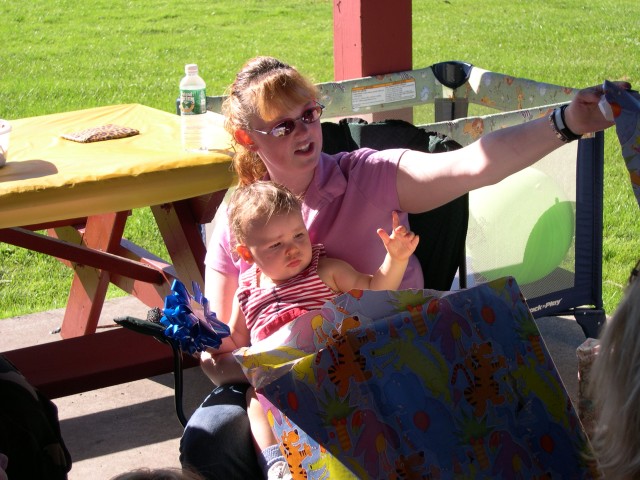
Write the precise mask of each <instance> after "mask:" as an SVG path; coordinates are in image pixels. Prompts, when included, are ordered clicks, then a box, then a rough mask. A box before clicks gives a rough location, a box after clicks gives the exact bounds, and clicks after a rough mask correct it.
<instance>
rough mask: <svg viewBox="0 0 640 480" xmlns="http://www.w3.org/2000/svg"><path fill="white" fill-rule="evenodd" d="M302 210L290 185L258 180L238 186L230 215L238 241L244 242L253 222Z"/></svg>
mask: <svg viewBox="0 0 640 480" xmlns="http://www.w3.org/2000/svg"><path fill="white" fill-rule="evenodd" d="M301 210H302V203H301V200H300V198H299V197H297V196H296V195H294V194H293V193H292V192H291V191H290V190H289V189H287V188H286V187H284V186H282V185H279V184H277V183H274V182H267V181H256V182H253V183H250V184H249V185H244V186H241V187H238V188H236V190H235V191H234V192H233V194H232V195H231V199H230V200H229V207H228V209H227V216H228V217H229V228H230V229H231V233H232V236H233V238H234V239H235V242H237V243H244V241H245V239H246V235H247V230H248V229H249V227H250V225H251V224H252V223H253V222H261V223H264V222H266V221H268V220H269V218H271V217H272V216H273V215H286V214H288V213H291V212H300V211H301Z"/></svg>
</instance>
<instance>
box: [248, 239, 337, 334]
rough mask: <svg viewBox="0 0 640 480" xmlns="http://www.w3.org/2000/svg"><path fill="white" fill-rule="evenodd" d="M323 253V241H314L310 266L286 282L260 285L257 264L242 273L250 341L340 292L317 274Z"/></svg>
mask: <svg viewBox="0 0 640 480" xmlns="http://www.w3.org/2000/svg"><path fill="white" fill-rule="evenodd" d="M324 255H325V251H324V246H323V245H321V244H317V245H312V256H311V263H309V266H308V267H307V268H305V269H304V270H303V271H302V272H300V273H299V274H298V275H296V276H295V277H292V278H290V279H289V280H287V281H286V282H284V283H281V284H280V285H275V286H270V287H269V288H261V287H259V286H258V285H257V279H258V278H259V277H260V269H259V268H258V267H257V266H256V265H255V264H254V265H253V266H252V267H251V268H250V269H249V270H247V271H245V272H244V273H243V274H242V275H240V289H239V290H238V300H239V301H240V308H241V309H242V313H243V314H244V316H245V319H246V321H247V328H248V329H249V331H250V332H251V343H256V342H257V341H259V340H263V339H265V338H267V337H268V336H269V335H271V334H272V333H273V332H275V331H276V330H278V329H279V328H280V327H282V326H283V325H286V324H287V323H289V322H291V321H292V320H295V319H296V318H297V317H299V316H300V315H302V314H303V313H306V312H308V311H309V310H315V309H319V308H321V307H322V305H323V304H324V303H325V302H326V301H327V300H331V299H332V298H333V297H335V296H336V293H337V292H334V291H333V290H331V289H330V288H329V287H328V286H327V285H326V284H325V283H324V282H323V281H322V280H321V279H320V277H319V276H318V261H319V259H320V257H321V256H324Z"/></svg>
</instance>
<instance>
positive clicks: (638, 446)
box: [591, 262, 640, 479]
mask: <svg viewBox="0 0 640 480" xmlns="http://www.w3.org/2000/svg"><path fill="white" fill-rule="evenodd" d="M638 268H640V262H639V263H638V264H637V265H636V267H635V268H634V269H633V271H632V274H631V277H630V281H629V285H628V287H627V290H626V292H625V295H624V298H623V299H622V301H621V302H620V304H619V305H618V308H617V309H616V311H615V313H614V314H613V317H612V318H611V320H610V321H609V322H608V323H607V324H606V326H605V327H604V331H603V333H602V336H601V343H600V351H599V353H598V355H597V357H596V360H595V363H594V367H593V381H592V384H591V388H592V394H593V397H594V400H595V408H596V412H598V420H597V424H596V429H595V432H594V435H593V438H592V445H593V449H594V452H595V455H596V459H597V461H598V464H599V466H600V469H601V470H602V472H603V474H604V476H605V478H607V479H633V478H640V280H638V278H637V277H638Z"/></svg>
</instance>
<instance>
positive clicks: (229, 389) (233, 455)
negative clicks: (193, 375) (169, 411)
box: [180, 384, 263, 480]
mask: <svg viewBox="0 0 640 480" xmlns="http://www.w3.org/2000/svg"><path fill="white" fill-rule="evenodd" d="M248 387H249V385H248V384H229V385H223V386H221V387H217V388H216V389H215V390H213V391H212V392H211V393H210V394H209V396H208V397H207V398H206V399H205V400H204V402H203V403H202V405H200V406H199V407H198V409H197V410H196V411H195V412H193V415H191V418H189V421H188V422H187V426H186V427H185V429H184V433H183V434H182V439H181V440H180V463H181V464H182V466H183V468H190V469H192V470H196V471H197V472H198V473H200V474H201V475H203V476H204V477H205V478H206V479H221V480H222V479H224V480H228V479H236V478H237V479H243V480H244V479H260V480H262V478H263V474H262V472H261V471H260V467H259V466H258V461H257V459H256V453H255V450H254V446H253V438H252V436H251V427H250V425H249V417H248V416H247V400H246V397H245V393H246V391H247V388H248Z"/></svg>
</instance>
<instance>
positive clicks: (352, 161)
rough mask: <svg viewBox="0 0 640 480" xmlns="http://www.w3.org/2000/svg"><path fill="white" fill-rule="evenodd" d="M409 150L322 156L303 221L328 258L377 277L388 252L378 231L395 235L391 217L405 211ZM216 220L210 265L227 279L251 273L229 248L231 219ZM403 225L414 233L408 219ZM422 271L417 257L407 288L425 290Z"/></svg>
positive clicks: (207, 261)
mask: <svg viewBox="0 0 640 480" xmlns="http://www.w3.org/2000/svg"><path fill="white" fill-rule="evenodd" d="M405 151H406V150H404V149H393V150H384V151H375V150H371V149H368V148H363V149H360V150H356V151H354V152H348V153H339V154H337V155H327V154H324V153H323V154H322V155H321V157H320V162H319V164H318V166H317V167H316V170H315V173H314V177H313V180H312V181H311V184H310V185H309V188H308V190H307V192H306V194H305V197H304V204H303V209H302V215H303V218H304V222H305V225H306V226H307V228H308V229H309V236H310V237H311V243H322V244H324V246H325V249H326V252H327V257H333V258H340V259H342V260H344V261H346V262H349V263H350V264H351V265H352V266H353V267H354V268H355V269H356V270H358V271H360V272H363V273H368V274H373V273H374V272H375V271H376V270H377V269H378V268H379V267H380V265H381V264H382V261H383V259H384V257H385V255H386V250H385V248H384V245H383V244H382V240H380V238H379V237H378V234H377V233H376V230H377V229H378V228H383V229H385V230H386V231H387V232H390V231H391V226H392V224H391V222H392V220H391V212H392V211H394V210H396V211H399V210H400V205H399V200H398V192H397V191H396V177H397V170H398V162H399V161H400V158H401V157H402V154H403V153H404V152H405ZM218 218H219V220H220V221H218V219H216V227H215V229H214V232H213V235H212V237H211V240H210V242H209V246H208V249H207V256H206V259H205V264H206V266H207V268H212V269H214V270H217V271H219V272H221V273H225V274H228V273H236V274H238V275H240V273H241V272H244V271H245V270H247V269H248V268H249V265H248V264H247V263H245V262H244V261H242V260H241V259H240V258H239V257H238V255H236V254H235V252H232V249H231V248H230V244H229V226H228V222H227V217H226V215H221V216H220V217H218ZM400 222H401V223H402V224H403V225H405V226H407V227H408V219H407V214H406V213H404V212H400ZM423 284H424V282H423V278H422V269H421V268H420V264H419V263H418V260H417V258H416V257H415V256H413V257H412V258H411V260H410V261H409V266H408V267H407V271H406V273H405V276H404V279H403V281H402V285H401V288H422V287H423Z"/></svg>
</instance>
